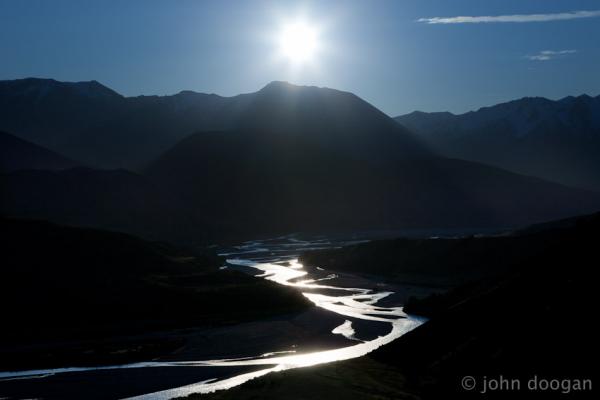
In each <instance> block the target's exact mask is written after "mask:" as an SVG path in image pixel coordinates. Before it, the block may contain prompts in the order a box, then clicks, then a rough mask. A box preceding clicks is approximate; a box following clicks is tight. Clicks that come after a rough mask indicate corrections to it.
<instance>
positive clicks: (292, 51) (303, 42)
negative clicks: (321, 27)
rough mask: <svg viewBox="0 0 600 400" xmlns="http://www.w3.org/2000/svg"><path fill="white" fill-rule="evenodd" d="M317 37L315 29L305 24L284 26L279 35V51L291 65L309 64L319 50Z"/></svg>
mask: <svg viewBox="0 0 600 400" xmlns="http://www.w3.org/2000/svg"><path fill="white" fill-rule="evenodd" d="M318 36H319V35H318V31H317V29H316V28H315V27H313V26H310V25H309V24H307V23H304V22H297V23H293V24H289V25H286V26H284V27H283V29H282V31H281V33H280V35H279V50H280V52H281V54H282V55H283V57H284V58H286V59H287V60H288V61H289V62H290V63H292V64H295V65H299V64H304V63H307V62H311V61H312V60H313V59H314V57H315V55H316V53H317V51H318V48H319V37H318Z"/></svg>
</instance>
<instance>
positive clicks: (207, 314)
mask: <svg viewBox="0 0 600 400" xmlns="http://www.w3.org/2000/svg"><path fill="white" fill-rule="evenodd" d="M0 227H1V231H2V232H3V233H4V234H3V237H4V239H3V248H2V251H1V252H0V265H1V266H2V267H1V269H0V274H1V279H0V302H1V303H2V304H5V305H9V304H10V306H7V307H5V308H4V311H3V317H2V330H1V331H0V340H1V342H2V344H1V345H0V370H7V369H11V370H14V369H21V368H41V367H60V366H65V364H67V365H73V364H75V365H86V364H91V365H95V364H98V363H119V362H128V361H132V360H137V359H140V360H148V359H152V358H153V357H156V356H157V355H160V354H164V353H166V352H169V351H172V350H174V348H176V347H179V346H182V344H183V343H181V342H179V341H174V340H172V338H169V337H168V335H165V336H160V335H159V336H157V337H153V338H152V340H150V339H148V337H147V336H146V337H145V338H144V339H143V340H139V339H138V341H137V342H136V340H135V339H131V336H132V335H140V334H144V335H147V334H149V333H152V332H159V331H164V330H171V329H176V328H187V327H196V326H211V325H223V324H233V323H237V322H241V321H248V320H254V319H258V318H262V317H267V316H272V315H274V314H281V313H288V312H294V311H299V310H303V309H305V308H306V307H308V304H307V301H306V300H305V299H304V298H303V297H302V296H301V295H300V294H299V293H297V292H296V291H294V290H292V289H288V288H285V287H281V286H280V285H277V284H274V283H272V282H269V281H266V280H264V279H260V278H254V277H252V276H248V275H246V274H243V273H241V272H235V271H228V270H224V271H222V270H219V267H220V266H221V265H222V263H223V260H221V259H220V258H219V257H217V256H215V255H213V254H212V253H210V252H203V251H193V250H190V249H183V248H179V247H174V246H172V245H169V244H166V243H159V242H148V241H144V240H141V239H138V238H136V237H134V236H130V235H125V234H120V233H113V232H108V231H100V230H93V229H81V228H71V227H65V226H59V225H54V224H51V223H47V222H40V221H26V220H14V219H5V218H2V219H0ZM128 336H129V338H128Z"/></svg>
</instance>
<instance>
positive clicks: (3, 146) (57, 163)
mask: <svg viewBox="0 0 600 400" xmlns="http://www.w3.org/2000/svg"><path fill="white" fill-rule="evenodd" d="M77 164H78V163H77V162H75V161H73V160H69V159H68V158H66V157H63V156H61V155H60V154H57V153H55V152H52V151H50V150H48V149H45V148H43V147H41V146H38V145H36V144H33V143H31V142H28V141H26V140H22V139H19V138H18V137H16V136H14V135H11V134H10V133H6V132H1V131H0V171H2V172H11V171H16V170H21V169H49V170H56V169H65V168H71V167H74V166H76V165H77Z"/></svg>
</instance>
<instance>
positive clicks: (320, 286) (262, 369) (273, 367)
mask: <svg viewBox="0 0 600 400" xmlns="http://www.w3.org/2000/svg"><path fill="white" fill-rule="evenodd" d="M355 242H356V241H355V240H342V239H336V240H334V239H331V238H325V237H312V238H299V237H298V236H296V235H288V236H283V237H279V238H273V239H265V240H256V241H249V242H245V243H242V244H241V245H239V246H234V247H230V248H223V249H221V250H220V251H221V255H223V256H225V257H226V259H227V263H226V265H224V266H223V267H222V268H233V269H239V270H243V271H245V272H248V273H253V274H254V275H256V276H258V277H261V278H264V279H268V280H271V281H273V282H276V283H278V284H281V285H287V286H291V287H294V288H296V289H297V290H299V291H301V292H302V294H303V295H304V296H305V297H306V298H307V299H308V300H310V301H311V302H313V303H314V304H315V306H316V307H318V308H320V309H322V310H325V311H326V312H327V313H332V314H334V315H336V316H341V317H343V323H341V324H340V325H339V326H336V327H335V328H334V329H333V330H331V332H330V335H337V336H341V337H343V338H345V339H346V340H347V341H348V342H350V343H353V344H350V345H343V346H340V347H337V348H328V349H324V350H319V351H308V352H306V351H302V350H301V349H302V346H298V349H295V348H294V349H287V350H285V351H281V350H280V349H273V351H269V352H265V353H262V354H257V355H255V356H249V357H240V358H214V359H205V360H184V361H148V362H139V363H132V364H125V365H114V366H101V367H73V368H56V369H43V370H30V371H15V372H1V373H0V384H1V383H2V382H7V381H15V380H19V381H31V382H39V381H40V380H47V379H51V378H53V379H57V377H59V376H75V377H76V381H77V382H81V381H83V382H85V380H86V374H88V375H89V379H90V380H92V379H93V380H101V379H102V377H103V376H104V377H105V378H106V376H105V375H103V374H105V373H110V372H114V371H124V370H132V371H135V373H136V376H137V377H138V379H140V378H139V377H140V374H142V376H143V374H144V373H145V372H148V379H153V377H156V373H153V372H154V371H157V370H158V369H160V370H161V371H166V370H170V371H171V372H175V371H176V369H181V370H182V371H183V370H185V371H186V375H188V376H189V375H190V371H191V370H193V369H194V368H201V369H202V371H203V374H202V376H203V377H204V378H206V377H208V378H207V379H202V380H200V381H197V382H193V383H186V384H181V383H178V380H177V379H173V383H172V385H173V386H172V387H170V388H168V389H163V390H158V391H150V392H148V393H143V392H142V393H143V394H136V395H134V396H124V398H127V399H136V400H150V399H171V398H175V397H181V396H187V395H189V394H192V393H210V392H214V391H217V390H226V389H229V388H232V387H234V386H237V385H241V384H242V383H244V382H247V381H249V380H251V379H254V378H257V377H260V376H264V375H266V374H269V373H275V372H278V371H284V370H289V369H293V368H303V367H309V366H313V365H318V364H323V363H329V362H334V361H342V360H348V359H351V358H356V357H361V356H363V355H365V354H367V353H369V352H371V351H373V350H375V349H377V348H379V347H381V346H384V345H385V344H387V343H390V342H391V341H393V340H395V339H397V338H399V337H400V336H402V335H403V334H405V333H406V332H409V331H410V330H412V329H414V328H416V327H417V326H419V325H420V324H422V323H423V322H424V320H423V319H422V318H418V317H415V316H410V315H406V314H405V313H404V312H403V310H402V307H401V306H399V305H389V304H388V305H386V306H383V305H381V302H382V300H384V299H386V298H389V297H390V296H391V295H393V292H391V291H385V290H378V289H377V285H369V286H371V287H369V288H365V287H352V286H348V285H347V283H348V282H349V281H348V279H344V277H340V275H338V274H335V273H331V272H328V271H325V270H324V269H322V268H318V267H317V268H311V269H310V270H309V269H307V268H305V267H304V266H303V265H302V264H300V263H299V262H298V255H299V254H300V253H301V252H303V251H306V250H313V249H324V248H332V247H339V246H342V245H347V244H351V243H355ZM350 282H352V281H350ZM359 282H360V281H359ZM357 323H360V326H361V327H365V326H369V325H377V329H378V330H379V331H381V332H383V333H382V334H379V335H377V336H375V337H373V335H370V336H371V337H368V336H369V335H366V334H362V331H361V328H359V327H358V326H357ZM366 337H368V338H366ZM365 338H366V339H365ZM227 369H229V370H230V371H231V372H229V373H224V372H223V371H226V370H227ZM248 370H249V372H248ZM207 371H215V372H216V373H215V377H210V373H209V372H207ZM192 376H193V374H192ZM62 379H64V377H63V378H62ZM71 379H72V378H71ZM189 379H190V378H189V377H188V379H187V380H189ZM142 380H143V378H142ZM63 382H64V384H67V385H68V384H69V380H68V379H67V380H66V381H63ZM182 382H184V381H182ZM142 387H143V386H142ZM0 388H1V386H0ZM139 390H142V389H141V388H140V389H139ZM139 390H137V391H138V392H139ZM0 395H2V393H0Z"/></svg>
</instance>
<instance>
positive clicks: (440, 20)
mask: <svg viewBox="0 0 600 400" xmlns="http://www.w3.org/2000/svg"><path fill="white" fill-rule="evenodd" d="M594 17H600V10H593V11H570V12H564V13H555V14H515V15H496V16H476V17H473V16H459V17H433V18H419V19H418V20H417V21H418V22H424V23H427V24H481V23H490V22H547V21H563V20H569V19H579V18H594Z"/></svg>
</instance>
